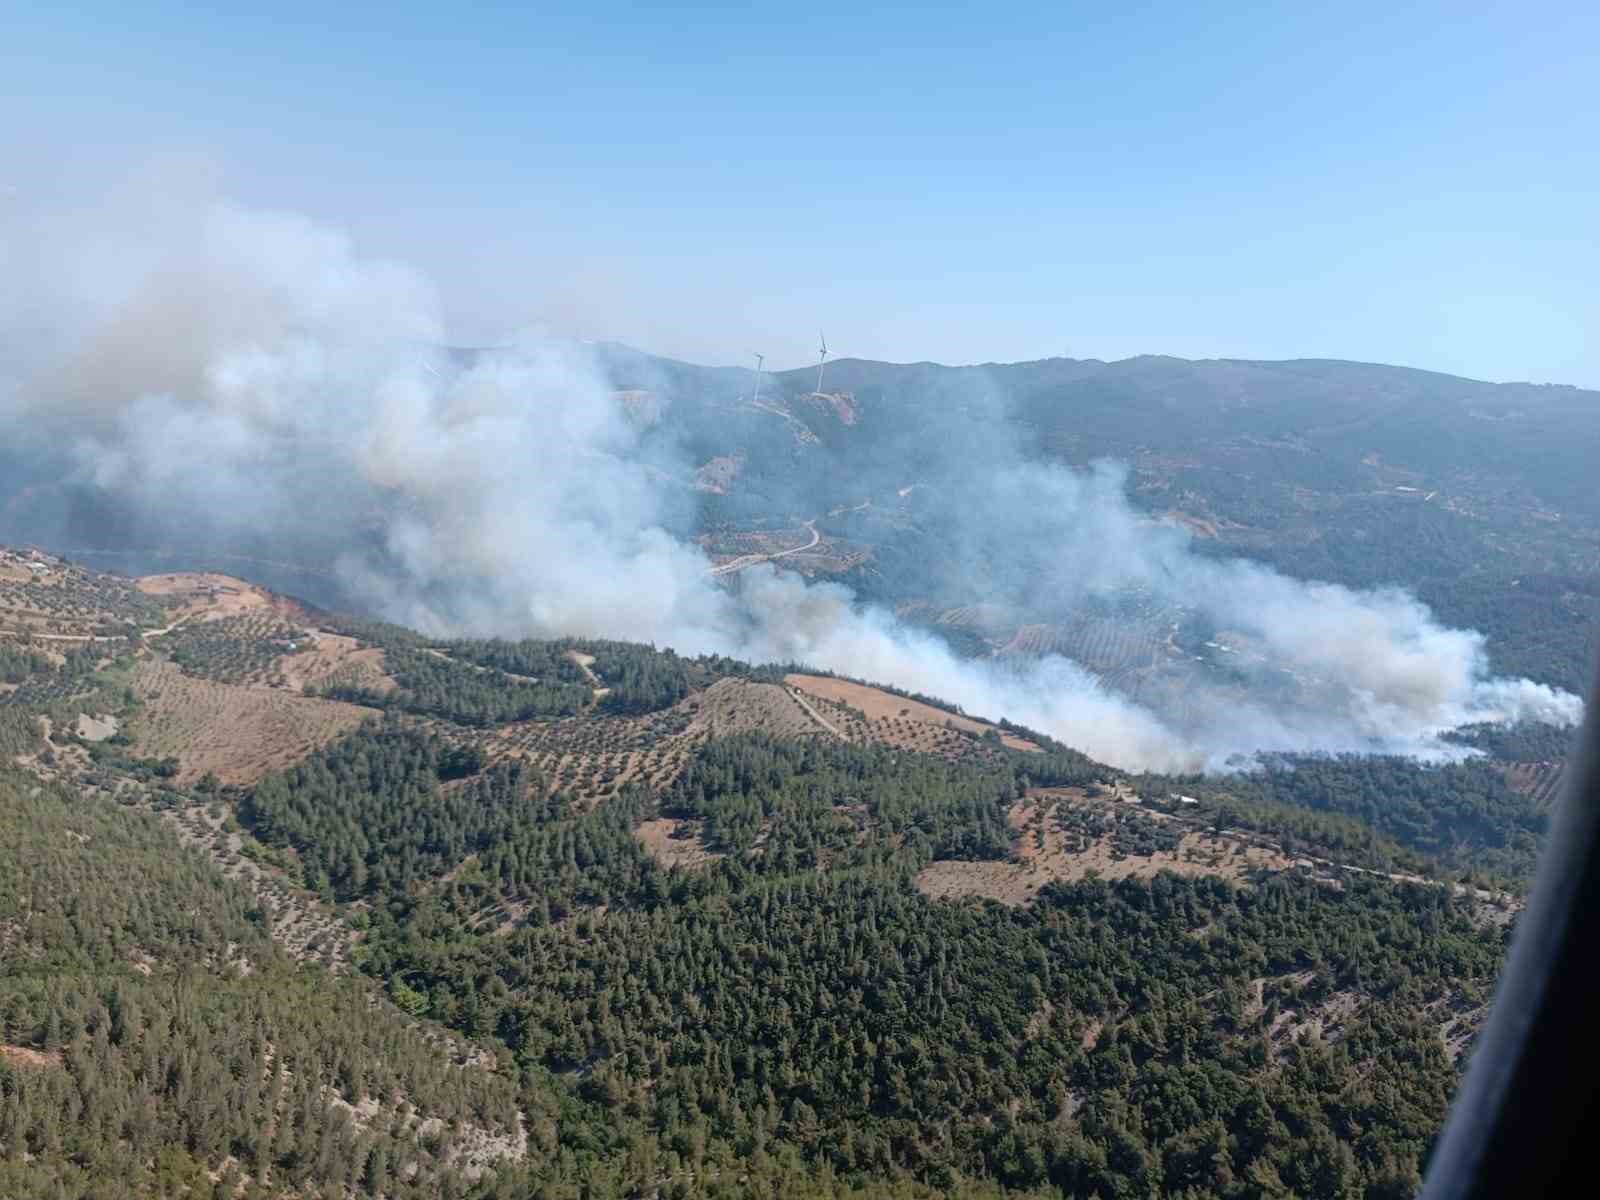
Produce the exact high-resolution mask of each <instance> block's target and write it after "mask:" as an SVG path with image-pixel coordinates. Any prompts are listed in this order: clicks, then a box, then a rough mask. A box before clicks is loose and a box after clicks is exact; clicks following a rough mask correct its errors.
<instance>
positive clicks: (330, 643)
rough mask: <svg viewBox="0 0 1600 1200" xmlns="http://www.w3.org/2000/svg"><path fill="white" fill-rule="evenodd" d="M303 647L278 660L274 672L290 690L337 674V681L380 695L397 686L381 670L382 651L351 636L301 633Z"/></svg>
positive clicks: (316, 683) (318, 632) (318, 682)
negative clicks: (276, 672)
mask: <svg viewBox="0 0 1600 1200" xmlns="http://www.w3.org/2000/svg"><path fill="white" fill-rule="evenodd" d="M305 637H306V642H307V643H308V644H307V646H306V648H305V649H302V650H299V651H298V652H297V653H295V654H290V655H286V656H285V657H284V658H282V659H280V660H279V661H278V672H279V674H281V675H282V676H283V680H284V686H285V687H287V688H288V689H289V690H290V691H291V692H303V691H305V689H306V688H307V687H308V686H312V687H315V686H318V685H321V684H325V683H327V682H329V680H331V679H332V678H333V677H335V676H337V677H338V678H339V679H340V681H341V682H349V683H350V684H352V685H354V686H357V687H363V688H367V689H369V690H371V691H374V692H377V693H379V694H383V693H386V692H392V691H394V690H395V688H397V687H399V686H400V685H399V684H397V683H396V682H395V681H394V680H393V679H391V678H390V677H389V676H388V675H386V674H385V673H384V661H383V651H382V650H381V649H379V648H378V647H376V646H372V647H367V648H365V649H363V648H362V645H361V643H360V642H358V641H357V640H356V639H355V638H353V637H346V636H344V635H343V634H338V633H324V632H322V631H321V630H317V631H315V632H311V633H308V634H306V635H305Z"/></svg>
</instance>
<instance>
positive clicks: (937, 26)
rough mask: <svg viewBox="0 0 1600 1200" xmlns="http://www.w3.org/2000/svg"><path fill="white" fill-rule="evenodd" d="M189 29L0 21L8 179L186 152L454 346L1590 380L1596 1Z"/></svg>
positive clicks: (1597, 310) (60, 16) (175, 20)
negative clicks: (377, 268) (431, 323)
mask: <svg viewBox="0 0 1600 1200" xmlns="http://www.w3.org/2000/svg"><path fill="white" fill-rule="evenodd" d="M199 7H200V6H177V5H160V4H155V5H150V4H117V5H109V4H98V3H77V4H73V5H61V6H54V10H53V11H52V10H48V9H47V7H46V6H44V5H40V4H28V5H16V6H13V5H11V4H9V3H8V2H6V0H0V27H3V28H4V29H5V31H6V32H5V35H4V37H3V39H0V111H4V112H5V113H6V114H7V116H8V117H9V118H12V119H9V120H5V121H0V152H3V153H4V159H3V160H0V186H4V187H6V188H8V189H11V191H12V195H13V197H15V196H17V195H31V194H35V193H40V194H45V195H48V194H49V193H50V192H51V191H52V190H53V189H65V190H67V191H70V192H71V193H72V194H74V195H76V196H80V197H81V196H84V195H88V196H93V195H95V194H97V193H98V192H100V191H102V190H104V191H107V192H109V191H110V190H111V189H112V188H113V187H114V186H115V184H116V182H117V180H118V179H119V178H121V177H123V176H125V175H126V174H127V173H129V172H131V171H135V170H137V169H138V168H139V166H140V164H141V163H142V162H144V161H146V160H149V159H151V158H153V157H163V158H165V157H168V156H171V155H174V154H178V155H183V156H186V157H187V158H188V160H190V161H197V162H204V163H207V164H210V167H209V169H211V170H213V171H214V172H215V175H216V177H217V179H218V180H219V186H220V187H221V188H222V190H223V191H224V192H225V193H226V194H227V195H228V196H229V197H230V198H232V199H235V200H238V201H240V202H242V203H246V204H252V205H258V206H263V207H272V208H284V209H291V210H295V211H298V212H302V213H305V214H306V215H308V216H311V217H313V218H315V219H316V220H318V221H320V222H323V223H325V224H328V225H331V226H334V227H337V228H340V229H343V230H345V231H347V232H348V233H349V234H350V236H351V237H352V238H353V239H354V240H355V242H356V243H357V245H358V246H359V247H360V248H361V249H362V250H363V251H367V252H371V253H373V254H378V255H383V256H385V257H392V258H398V259H402V260H405V261H408V262H411V263H413V264H416V265H417V266H419V267H421V268H422V269H423V270H425V271H426V272H427V273H428V274H429V275H431V276H432V277H433V278H434V280H435V281H436V282H437V283H438V285H439V287H440V288H441V290H442V291H443V294H444V296H445V297H446V301H447V305H448V310H449V312H450V315H451V320H452V324H453V326H454V332H455V334H456V335H457V336H458V337H460V338H461V339H463V340H486V339H492V338H494V337H497V336H500V335H502V334H504V333H505V332H507V331H509V330H511V329H514V328H516V327H518V326H520V325H524V324H528V323H534V322H539V323H546V324H550V325H554V326H556V327H557V328H560V329H562V330H563V331H567V332H572V333H575V334H578V335H580V336H587V337H610V338H616V339H619V340H623V341H629V342H632V343H634V344H637V345H641V346H644V347H645V348H648V349H652V350H657V351H660V352H664V353H669V354H676V355H679V356H682V357H687V358H693V359H697V360H702V361H718V362H743V361H746V355H747V352H748V351H752V350H762V351H764V352H765V353H766V354H767V355H768V356H769V360H771V361H776V362H778V363H779V364H783V365H788V364H796V365H797V364H799V363H802V362H804V361H806V360H807V359H809V358H810V357H811V356H812V354H813V348H814V346H815V341H816V331H817V329H818V327H819V326H821V327H823V328H825V329H826V331H827V334H828V340H829V344H830V347H831V348H832V349H833V350H834V351H835V352H836V353H838V354H841V355H844V354H853V355H859V356H863V357H874V358H890V359H897V360H914V359H925V358H927V359H936V360H940V361H947V362H974V361H984V360H1012V359H1022V358H1037V357H1044V356H1048V355H1054V354H1062V353H1067V354H1071V355H1073V356H1074V357H1100V358H1120V357H1125V356H1127V355H1131V354H1138V353H1170V354H1179V355H1183V356H1187V357H1215V356H1226V357H1250V358H1286V357H1299V356H1317V357H1341V358H1356V359H1366V360H1374V361H1383V362H1398V363H1405V364H1409V365H1415V366H1423V367H1429V368H1433V369H1438V370H1445V371H1453V372H1456V373H1460V374H1466V375H1472V376H1475V377H1480V378H1489V379H1531V380H1535V381H1541V382H1543V381H1549V382H1565V383H1578V384H1584V385H1587V386H1591V387H1597V386H1600V337H1597V336H1595V333H1594V331H1595V330H1596V328H1597V327H1600V67H1597V60H1600V56H1597V47H1600V5H1595V4H1592V3H1588V4H1579V3H1568V4H1542V3H1524V4H1518V5H1515V6H1513V5H1510V4H1497V5H1480V4H1472V3H1448V4H1430V3H1416V4H1409V5H1394V4H1392V3H1385V4H1371V5H1367V4H1361V3H1349V4H1342V5H1329V6H1312V5H1304V4H1289V3H1285V4H1253V3H1236V4H1231V5H1225V6H1199V5H1178V4H1139V3H1125V4H1118V5H1108V4H1096V5H1079V4H1060V5H1056V6H1054V7H1052V8H1050V9H1049V10H1048V11H1044V10H1039V11H1034V10H1032V9H1031V8H1029V7H1026V6H1006V5H993V4H991V5H977V4H970V5H944V4H938V3H923V4H917V5H900V4H880V5H877V6H865V5H859V4H857V5H837V4H832V3H820V4H813V5H810V6H805V5H800V4H786V5H783V6H766V5H749V6H744V5H714V4H698V5H695V4H678V5H666V4H656V5H644V4H610V3H589V4H583V5H538V4H523V5H514V6H513V5H462V6H443V5H438V6H419V5H406V4H403V3H401V4H395V5H389V6H366V5H343V6H337V7H335V6H328V7H326V8H325V7H323V6H311V5H302V4H296V3H280V4H275V5H257V6H249V8H248V11H246V9H245V6H238V8H239V10H240V11H237V12H227V11H220V10H223V9H225V8H226V7H228V6H214V9H213V11H197V10H198V9H199ZM0 214H3V209H0Z"/></svg>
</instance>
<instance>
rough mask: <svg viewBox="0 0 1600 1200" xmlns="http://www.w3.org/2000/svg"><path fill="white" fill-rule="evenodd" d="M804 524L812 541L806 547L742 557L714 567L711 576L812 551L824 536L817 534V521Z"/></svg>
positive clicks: (792, 547)
mask: <svg viewBox="0 0 1600 1200" xmlns="http://www.w3.org/2000/svg"><path fill="white" fill-rule="evenodd" d="M802 524H803V525H804V527H805V528H807V529H809V530H810V531H811V540H810V541H809V542H807V543H806V544H805V545H804V546H790V547H789V548H788V549H787V550H779V551H777V552H776V553H774V554H745V555H741V556H740V557H738V558H736V559H734V560H733V561H732V562H725V563H723V564H722V565H721V566H720V567H712V568H711V570H710V572H709V574H712V575H728V574H731V573H733V572H734V571H742V570H744V569H745V568H746V567H753V566H755V565H756V564H757V563H764V562H774V561H776V560H777V559H780V558H787V557H788V556H789V555H791V554H799V553H800V552H801V551H803V550H810V549H811V548H812V547H814V546H815V545H816V544H817V543H818V542H820V541H821V540H822V535H821V534H820V533H818V532H817V522H816V521H815V520H810V521H805V522H802Z"/></svg>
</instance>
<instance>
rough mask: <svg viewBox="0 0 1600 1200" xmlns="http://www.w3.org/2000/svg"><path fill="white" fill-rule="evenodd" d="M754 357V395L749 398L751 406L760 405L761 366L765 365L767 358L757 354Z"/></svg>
mask: <svg viewBox="0 0 1600 1200" xmlns="http://www.w3.org/2000/svg"><path fill="white" fill-rule="evenodd" d="M754 357H755V360H756V394H755V395H754V396H753V397H752V398H751V400H750V403H751V404H760V403H761V366H762V364H763V363H765V362H766V361H767V356H766V355H765V354H757V355H755V356H754Z"/></svg>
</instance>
